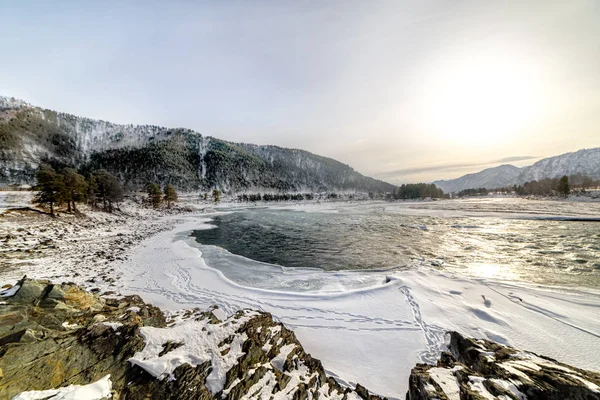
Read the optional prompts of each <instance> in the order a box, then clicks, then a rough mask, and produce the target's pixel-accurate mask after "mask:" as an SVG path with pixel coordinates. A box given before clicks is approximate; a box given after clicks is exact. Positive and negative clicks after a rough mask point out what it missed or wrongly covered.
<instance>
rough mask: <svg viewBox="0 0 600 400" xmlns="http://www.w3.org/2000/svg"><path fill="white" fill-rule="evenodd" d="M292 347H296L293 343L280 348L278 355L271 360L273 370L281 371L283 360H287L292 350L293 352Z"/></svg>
mask: <svg viewBox="0 0 600 400" xmlns="http://www.w3.org/2000/svg"><path fill="white" fill-rule="evenodd" d="M294 347H296V345H295V344H293V343H290V344H286V345H285V346H282V347H281V349H280V350H279V354H277V355H276V356H275V357H274V358H273V359H272V360H271V364H273V366H274V367H275V368H277V369H278V370H280V371H283V364H285V360H287V358H288V356H289V355H290V353H291V352H292V350H294Z"/></svg>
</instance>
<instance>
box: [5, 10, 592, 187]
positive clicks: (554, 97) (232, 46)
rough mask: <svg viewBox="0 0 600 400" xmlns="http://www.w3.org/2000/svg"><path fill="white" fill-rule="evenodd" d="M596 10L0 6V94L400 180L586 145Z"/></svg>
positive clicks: (444, 175) (520, 161)
mask: <svg viewBox="0 0 600 400" xmlns="http://www.w3.org/2000/svg"><path fill="white" fill-rule="evenodd" d="M598 21H600V2H599V1H597V0H569V1H564V0H560V1H553V0H539V1H537V0H531V1H510V0H507V1H501V2H492V1H469V0H456V1H450V0H444V1H442V0H439V1H429V0H419V1H403V0H393V1H380V0H374V1H366V0H365V1H353V0H339V1H334V0H327V1H316V0H314V1H313V0H302V1H291V0H290V1H284V0H281V1H270V0H265V1H250V0H244V1H233V0H232V1H225V0H224V1H169V2H153V1H139V2H136V1H133V0H131V1H118V2H117V1H102V2H100V1H96V2H91V1H86V2H81V1H77V2H75V1H74V2H68V1H52V2H48V1H27V0H20V1H18V2H9V1H2V0H0V94H1V95H6V96H14V97H17V98H20V99H23V100H25V101H27V102H29V103H32V104H34V105H39V106H43V107H45V108H50V109H54V110H58V111H63V112H69V113H72V114H76V115H80V116H86V117H90V118H98V119H103V120H108V121H112V122H117V123H134V124H154V125H163V126H168V127H186V128H191V129H194V130H196V131H198V132H200V133H202V134H204V135H209V136H215V137H218V138H221V139H225V140H231V141H235V142H247V143H256V144H273V145H279V146H284V147H292V148H301V149H305V150H308V151H311V152H314V153H317V154H320V155H324V156H327V157H332V158H335V159H337V160H339V161H342V162H344V163H347V164H349V165H351V166H352V167H353V168H355V169H356V170H357V171H359V172H361V173H363V174H366V175H369V176H374V177H376V178H379V179H383V180H386V181H388V182H391V183H395V184H399V183H404V182H419V181H433V180H436V179H450V178H455V177H458V176H461V175H463V174H466V173H471V172H477V171H479V170H481V169H483V168H487V167H491V166H495V165H500V164H502V163H512V164H514V165H518V166H523V165H529V164H532V163H533V162H535V161H536V160H537V159H539V158H541V157H547V156H553V155H558V154H561V153H565V152H568V151H575V150H578V149H581V148H589V147H598V146H600V128H599V127H600V23H598Z"/></svg>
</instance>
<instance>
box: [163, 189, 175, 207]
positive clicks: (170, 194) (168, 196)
mask: <svg viewBox="0 0 600 400" xmlns="http://www.w3.org/2000/svg"><path fill="white" fill-rule="evenodd" d="M165 201H166V202H167V208H171V202H174V201H177V191H176V190H175V187H173V185H167V186H165Z"/></svg>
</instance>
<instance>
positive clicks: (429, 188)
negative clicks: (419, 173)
mask: <svg viewBox="0 0 600 400" xmlns="http://www.w3.org/2000/svg"><path fill="white" fill-rule="evenodd" d="M392 197H393V198H394V199H396V200H398V199H403V200H413V199H425V198H427V197H431V198H432V199H441V198H443V197H444V191H443V190H442V189H440V188H438V187H437V186H435V185H434V184H433V183H405V184H403V185H401V186H399V187H396V188H394V192H393V193H392Z"/></svg>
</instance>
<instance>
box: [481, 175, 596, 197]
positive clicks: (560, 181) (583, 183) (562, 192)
mask: <svg viewBox="0 0 600 400" xmlns="http://www.w3.org/2000/svg"><path fill="white" fill-rule="evenodd" d="M599 186H600V180H596V179H593V178H591V177H589V176H586V175H583V174H581V173H578V174H574V175H569V176H567V175H563V176H562V177H561V178H545V179H540V180H536V181H530V182H525V183H523V184H522V185H513V186H512V187H509V188H500V189H493V190H490V191H493V192H502V193H507V192H514V193H515V194H517V195H518V196H564V197H566V196H568V195H569V194H570V193H571V192H574V191H577V192H584V193H585V191H586V189H590V188H595V187H599Z"/></svg>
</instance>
